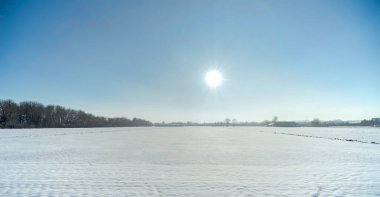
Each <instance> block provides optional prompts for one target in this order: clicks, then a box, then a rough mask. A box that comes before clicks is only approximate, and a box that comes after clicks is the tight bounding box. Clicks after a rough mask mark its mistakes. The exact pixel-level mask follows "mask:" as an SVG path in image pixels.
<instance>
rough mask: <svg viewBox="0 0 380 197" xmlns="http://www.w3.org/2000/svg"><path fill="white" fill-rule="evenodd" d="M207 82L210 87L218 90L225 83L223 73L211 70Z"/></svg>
mask: <svg viewBox="0 0 380 197" xmlns="http://www.w3.org/2000/svg"><path fill="white" fill-rule="evenodd" d="M205 81H206V83H207V85H208V86H209V87H211V88H216V87H218V86H219V85H220V84H221V83H222V81H223V76H222V73H220V72H219V71H217V70H210V71H208V72H207V74H206V77H205Z"/></svg>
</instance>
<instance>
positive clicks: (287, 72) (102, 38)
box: [0, 0, 380, 121]
mask: <svg viewBox="0 0 380 197" xmlns="http://www.w3.org/2000/svg"><path fill="white" fill-rule="evenodd" d="M379 54H380V2H379V1H362V0H357V1H350V0H347V1H341V0H316V1H296V0H287V1H264V0H257V1H256V0H252V1H229V0H228V1H222V0H221V1H216V0H213V1H207V0H205V1H198V0H195V1H184V0H183V1H181V0H180V1H177V0H173V1H162V0H160V1H153V0H150V1H127V0H121V1H96V0H91V1H89V0H82V1H74V0H69V1H63V0H53V1H50V0H46V1H39V0H35V1H17V0H16V1H0V99H13V100H15V101H24V100H33V101H38V102H41V103H43V104H59V105H63V106H65V107H70V108H74V109H83V110H85V111H87V112H90V113H94V114H97V115H104V116H109V117H113V116H125V117H129V118H131V117H141V118H145V119H149V120H152V121H188V120H190V121H220V120H224V119H225V118H227V117H229V118H236V119H237V120H240V121H261V120H264V119H271V118H272V117H273V116H275V115H277V116H278V117H279V120H306V119H309V120H310V119H312V118H320V119H322V120H327V119H338V118H340V119H353V120H356V119H363V118H371V117H375V116H380V99H379V98H380V55H379ZM213 68H217V69H218V70H220V71H221V72H222V73H223V76H224V81H223V84H222V85H221V86H220V87H218V88H217V89H210V88H209V87H207V85H206V84H205V83H204V76H205V73H206V72H207V71H208V70H210V69H213Z"/></svg>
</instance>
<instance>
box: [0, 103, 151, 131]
mask: <svg viewBox="0 0 380 197" xmlns="http://www.w3.org/2000/svg"><path fill="white" fill-rule="evenodd" d="M152 125H153V124H152V123H151V122H149V121H146V120H143V119H139V118H133V119H127V118H124V117H121V118H106V117H103V116H95V115H93V114H90V113H86V112H84V111H82V110H74V109H68V108H65V107H62V106H59V105H47V106H45V105H43V104H41V103H38V102H33V101H24V102H20V103H16V102H14V101H12V100H0V128H82V127H139V126H152Z"/></svg>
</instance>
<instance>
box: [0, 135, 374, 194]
mask: <svg viewBox="0 0 380 197" xmlns="http://www.w3.org/2000/svg"><path fill="white" fill-rule="evenodd" d="M306 136H309V137H306ZM342 139H351V141H345V140H342ZM355 140H357V141H355ZM362 142H364V143H362ZM367 142H368V143H367ZM371 142H375V143H379V142H380V129H379V128H261V127H235V128H232V127H230V128H222V127H219V128H213V127H183V128H96V129H25V130H5V129H3V130H0V196H380V145H379V144H375V143H371Z"/></svg>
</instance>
